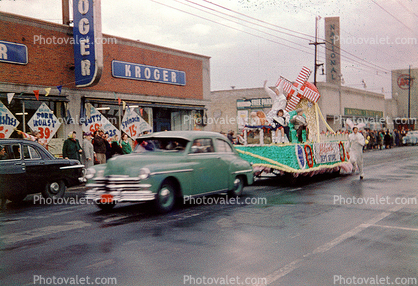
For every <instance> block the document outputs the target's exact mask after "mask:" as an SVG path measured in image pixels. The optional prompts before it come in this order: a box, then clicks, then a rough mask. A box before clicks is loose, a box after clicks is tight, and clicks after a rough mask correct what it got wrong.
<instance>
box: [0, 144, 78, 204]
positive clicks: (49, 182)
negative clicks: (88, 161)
mask: <svg viewBox="0 0 418 286" xmlns="http://www.w3.org/2000/svg"><path fill="white" fill-rule="evenodd" d="M83 167H84V166H83V165H81V164H80V162H79V161H77V160H68V159H58V158H55V157H54V156H53V155H52V154H51V153H50V152H48V150H46V149H45V148H44V147H43V146H42V145H41V144H39V143H37V142H33V141H30V140H24V139H0V198H1V200H2V203H3V204H4V203H5V199H9V200H10V201H13V202H18V201H22V200H23V199H24V198H25V197H26V195H28V194H34V193H39V192H40V193H42V195H43V196H44V197H45V198H52V197H62V196H63V195H64V193H65V190H66V187H70V186H74V185H77V184H79V183H81V181H82V179H83Z"/></svg>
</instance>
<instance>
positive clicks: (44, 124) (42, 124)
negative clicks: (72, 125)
mask: <svg viewBox="0 0 418 286" xmlns="http://www.w3.org/2000/svg"><path fill="white" fill-rule="evenodd" d="M28 125H29V127H30V129H32V131H39V133H40V136H41V137H40V139H41V141H42V142H45V143H49V141H50V140H51V138H52V137H53V136H54V134H55V133H56V132H57V130H58V129H59V128H60V126H61V122H59V121H58V118H57V117H56V116H55V115H54V112H52V110H51V109H50V108H49V107H48V105H46V103H42V105H41V106H39V108H38V110H36V112H35V114H34V115H33V116H32V118H31V119H30V120H29V121H28Z"/></svg>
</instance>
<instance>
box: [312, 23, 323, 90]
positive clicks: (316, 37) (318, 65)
mask: <svg viewBox="0 0 418 286" xmlns="http://www.w3.org/2000/svg"><path fill="white" fill-rule="evenodd" d="M320 18H321V17H320V16H316V17H315V42H313V43H309V45H314V46H315V64H314V85H315V86H316V71H317V70H318V67H320V66H323V65H324V63H322V64H318V63H317V53H318V52H317V49H318V48H317V47H318V45H325V42H318V21H319V19H320Z"/></svg>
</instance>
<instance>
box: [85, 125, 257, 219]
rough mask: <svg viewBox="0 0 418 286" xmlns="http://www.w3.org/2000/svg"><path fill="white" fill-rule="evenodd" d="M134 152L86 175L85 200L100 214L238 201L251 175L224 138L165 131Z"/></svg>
mask: <svg viewBox="0 0 418 286" xmlns="http://www.w3.org/2000/svg"><path fill="white" fill-rule="evenodd" d="M136 144H137V145H136V148H135V149H134V152H133V153H131V154H129V155H122V156H118V157H115V158H112V159H110V160H109V161H108V162H107V164H102V165H96V166H94V167H92V168H89V169H87V174H86V178H87V179H88V181H87V185H86V186H87V187H88V190H87V192H86V198H87V199H89V200H93V201H94V202H95V203H96V205H97V206H98V207H99V208H101V209H104V210H109V209H111V208H113V207H114V206H115V205H116V204H117V203H122V202H146V201H153V203H154V204H155V208H156V210H157V211H158V212H162V213H164V212H169V211H170V210H172V208H173V207H174V205H175V202H176V200H178V199H181V198H182V197H184V196H191V197H193V196H204V195H209V194H214V193H220V192H228V193H229V195H230V196H234V197H236V196H240V195H241V194H242V191H243V188H244V186H245V185H249V184H252V183H253V169H252V167H251V165H250V163H249V162H247V161H245V160H243V159H241V157H240V156H239V155H238V153H237V151H236V150H235V149H234V147H233V146H232V145H231V143H230V141H229V140H228V139H227V138H226V137H225V136H223V135H221V134H219V133H215V132H204V131H166V132H158V133H153V134H149V135H145V136H142V137H139V139H137V141H136Z"/></svg>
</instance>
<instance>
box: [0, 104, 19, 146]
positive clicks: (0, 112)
mask: <svg viewBox="0 0 418 286" xmlns="http://www.w3.org/2000/svg"><path fill="white" fill-rule="evenodd" d="M18 125H19V121H18V120H17V119H16V117H14V116H13V114H12V113H11V112H10V110H9V109H7V107H6V106H5V105H4V104H3V103H2V102H1V101H0V138H9V136H10V135H11V134H12V133H13V131H14V129H15V128H16V127H17V126H18Z"/></svg>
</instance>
